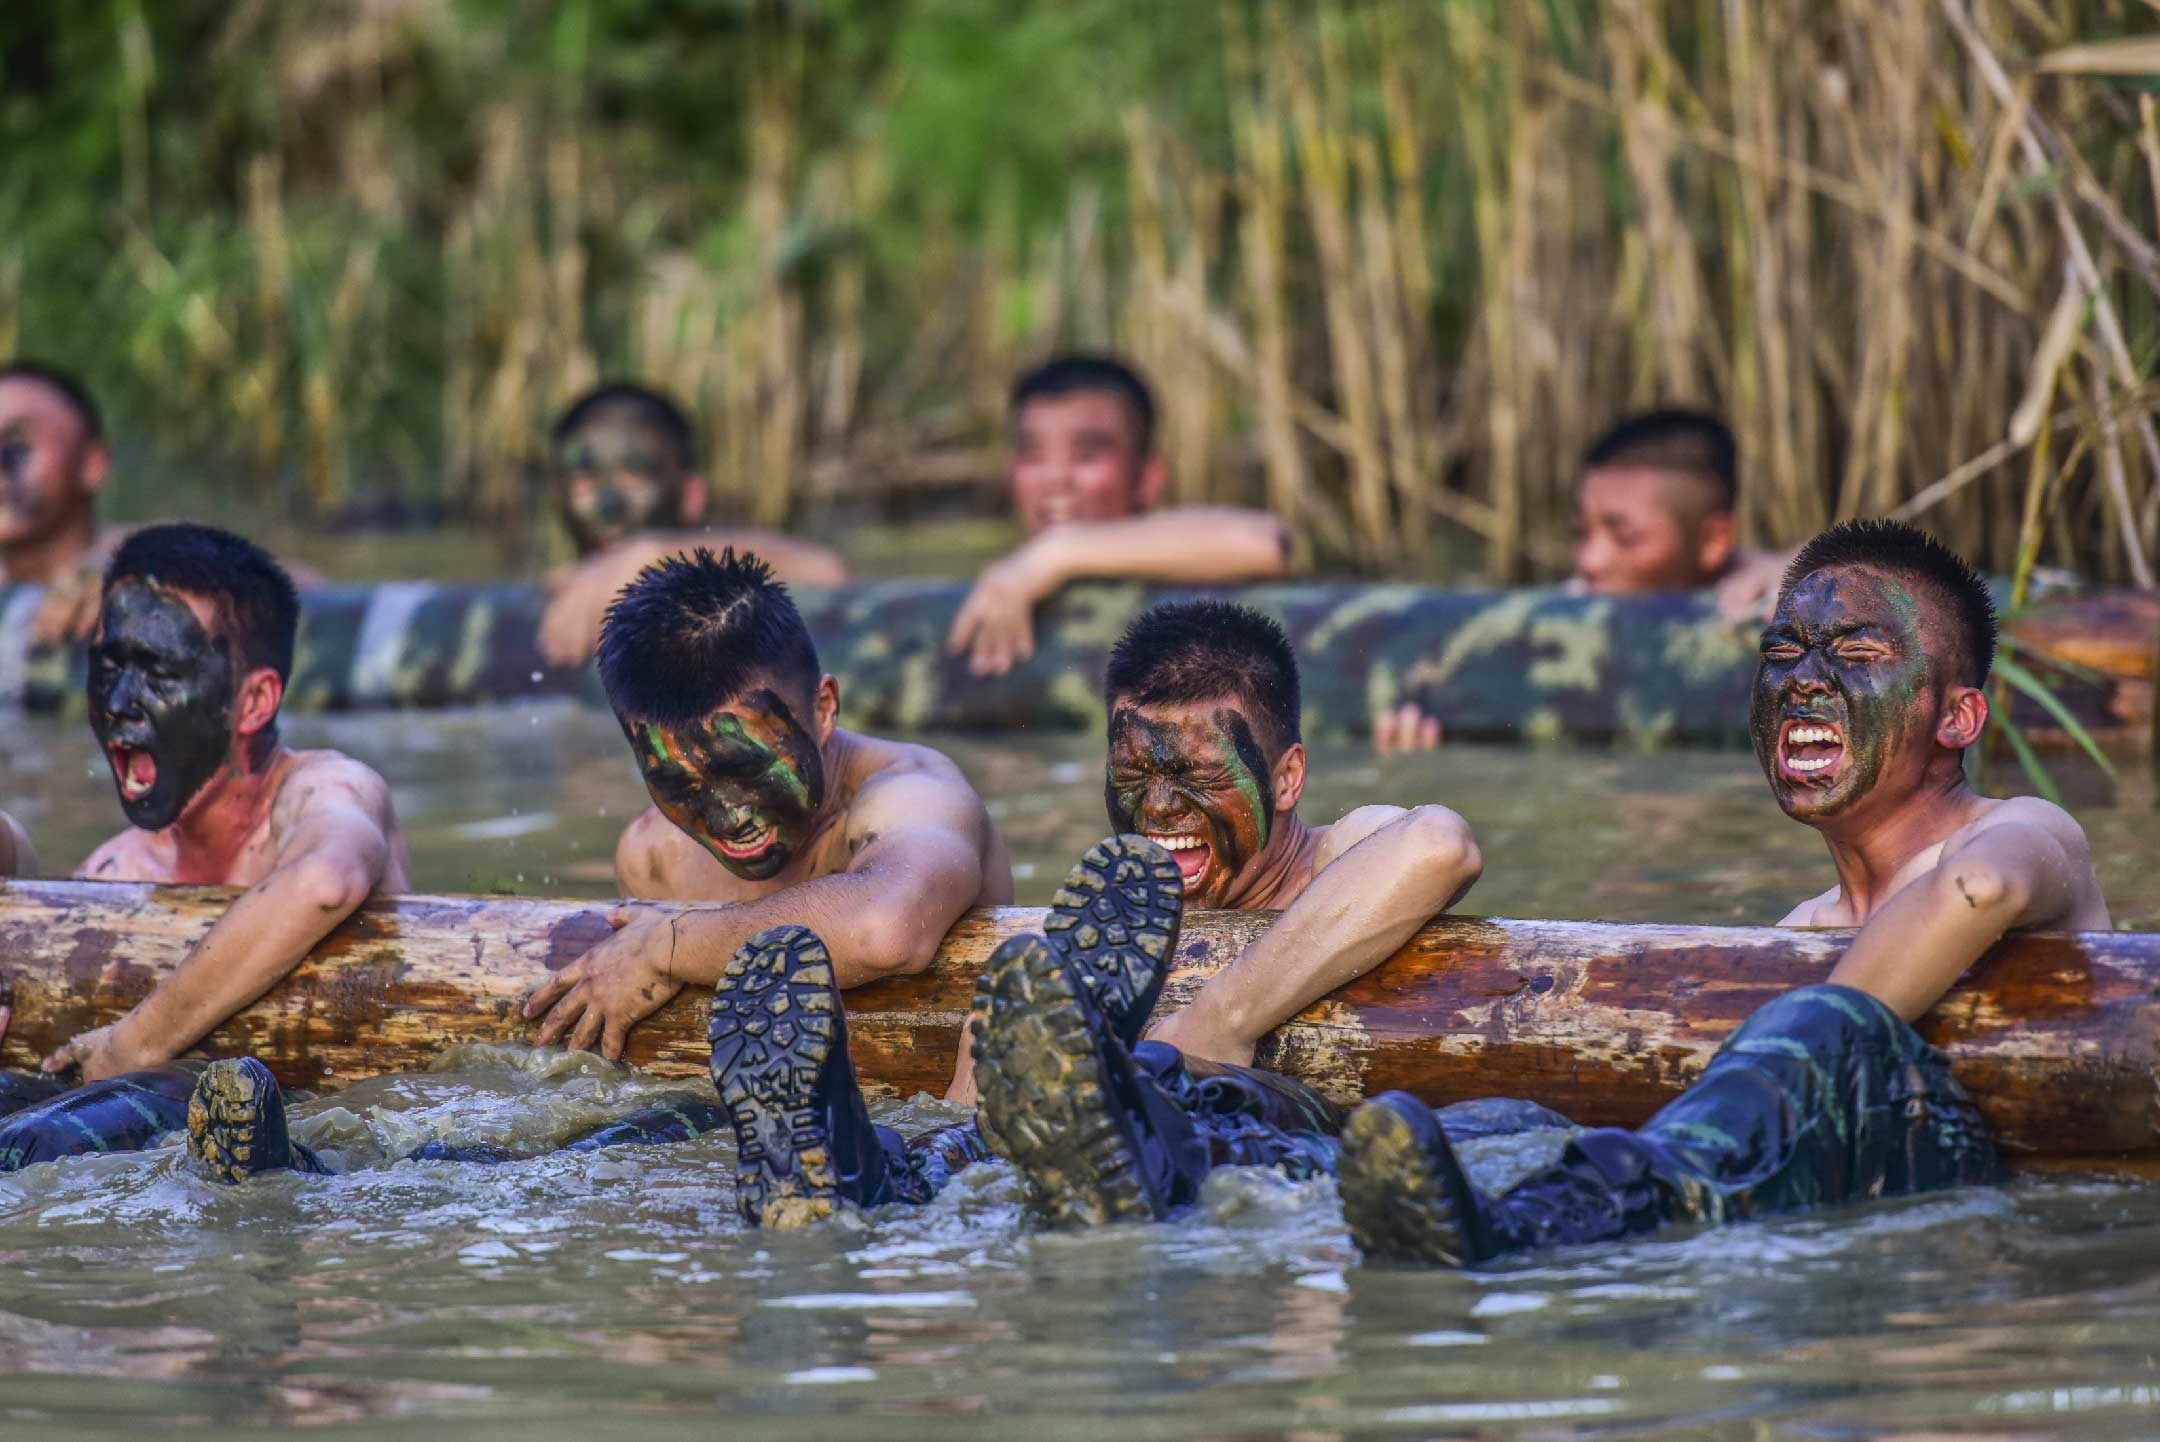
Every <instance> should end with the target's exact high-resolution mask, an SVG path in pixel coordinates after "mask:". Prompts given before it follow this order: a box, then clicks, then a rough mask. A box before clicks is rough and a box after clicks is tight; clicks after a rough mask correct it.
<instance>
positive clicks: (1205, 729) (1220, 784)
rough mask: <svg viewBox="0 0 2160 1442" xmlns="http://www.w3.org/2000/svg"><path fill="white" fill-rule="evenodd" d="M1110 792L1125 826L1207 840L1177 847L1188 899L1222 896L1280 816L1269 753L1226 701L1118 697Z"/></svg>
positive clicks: (1216, 902)
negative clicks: (1205, 711) (1201, 713)
mask: <svg viewBox="0 0 2160 1442" xmlns="http://www.w3.org/2000/svg"><path fill="white" fill-rule="evenodd" d="M1104 800H1105V801H1106V803H1107V804H1108V806H1109V810H1110V821H1111V824H1112V825H1113V826H1115V827H1116V829H1117V830H1119V831H1138V832H1142V833H1144V834H1146V835H1149V836H1153V837H1157V838H1160V837H1165V836H1172V837H1197V838H1199V839H1200V840H1201V841H1203V842H1204V843H1206V844H1205V846H1204V847H1198V848H1192V849H1187V850H1174V851H1172V853H1171V855H1172V857H1173V858H1174V859H1175V860H1176V861H1177V863H1178V870H1179V871H1181V872H1183V873H1184V876H1185V901H1186V905H1188V906H1221V905H1223V903H1224V898H1225V897H1226V896H1227V895H1228V893H1229V890H1230V887H1231V885H1232V883H1233V882H1234V881H1235V880H1236V879H1237V876H1238V874H1239V872H1241V871H1242V870H1244V868H1245V866H1246V864H1247V863H1249V862H1250V861H1251V860H1252V859H1253V858H1254V857H1255V856H1258V855H1259V854H1260V853H1261V852H1262V851H1263V850H1265V849H1266V847H1267V843H1268V837H1269V836H1270V835H1271V834H1272V833H1273V830H1274V826H1275V793H1274V788H1273V785H1272V783H1271V781H1270V779H1269V768H1268V764H1267V758H1266V757H1265V756H1264V755H1263V754H1262V753H1261V750H1260V745H1259V743H1258V741H1256V740H1255V739H1254V736H1253V728H1252V725H1251V723H1250V722H1249V721H1247V720H1246V718H1245V716H1244V715H1243V713H1241V712H1240V711H1238V710H1237V709H1235V708H1233V707H1227V706H1226V707H1221V708H1218V709H1217V710H1216V711H1215V712H1214V713H1213V714H1212V715H1210V716H1206V717H1196V716H1185V717H1175V718H1173V717H1156V716H1149V715H1147V714H1145V713H1144V712H1143V711H1141V710H1140V709H1139V708H1138V707H1135V706H1129V705H1121V706H1119V707H1118V708H1117V709H1116V711H1114V712H1113V713H1112V715H1111V717H1110V760H1109V765H1108V767H1107V769H1106V772H1105V784H1104Z"/></svg>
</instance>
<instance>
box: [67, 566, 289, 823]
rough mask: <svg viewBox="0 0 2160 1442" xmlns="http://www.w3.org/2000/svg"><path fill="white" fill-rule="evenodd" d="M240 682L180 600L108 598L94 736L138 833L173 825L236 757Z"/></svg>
mask: <svg viewBox="0 0 2160 1442" xmlns="http://www.w3.org/2000/svg"><path fill="white" fill-rule="evenodd" d="M235 679H236V678H235V675H234V666H233V658H232V655H231V652H230V650H229V648H228V647H227V646H226V644H225V643H224V641H222V640H220V639H219V638H217V637H214V636H212V635H211V634H210V633H209V632H208V631H206V630H205V629H204V628H203V625H202V623H201V622H200V621H199V620H197V619H196V616H195V613H194V611H193V610H191V609H190V608H189V606H188V604H187V602H186V600H185V599H183V598H182V597H181V596H180V595H179V594H177V593H176V592H172V591H168V590H165V589H164V588H162V587H160V586H157V585H155V584H152V583H150V582H146V581H142V580H137V579H134V578H130V579H128V580H124V581H122V582H120V583H119V584H118V585H116V586H114V587H113V588H112V590H111V591H110V592H108V593H107V594H106V597H105V607H104V611H103V614H102V616H101V618H100V622H99V627H98V636H97V640H96V641H95V642H94V643H93V645H92V646H91V649H90V685H89V698H90V727H91V730H92V731H94V732H95V733H96V735H97V739H98V745H99V746H100V747H102V748H103V749H104V751H105V755H106V759H107V760H108V761H110V762H111V763H112V768H113V782H114V785H115V787H116V788H117V789H118V791H119V793H120V806H121V809H122V810H124V811H125V812H126V813H127V818H128V820H129V821H130V822H131V823H133V824H134V825H136V826H139V827H141V828H143V829H144V830H146V831H162V830H164V829H165V828H166V827H168V826H170V825H172V824H173V823H174V822H175V821H177V820H178V819H179V818H180V813H181V812H182V811H184V810H186V809H187V804H188V802H190V801H191V800H193V799H194V797H195V794H196V793H197V792H199V791H201V790H202V788H203V787H204V786H205V785H206V784H207V783H208V782H209V781H210V779H211V778H212V777H214V776H216V775H217V773H218V770H219V768H221V767H223V766H224V765H225V763H226V761H227V760H228V759H229V758H230V757H231V755H232V744H233V743H232V708H233V697H234V687H235ZM265 734H266V735H267V736H268V738H269V744H271V745H275V731H274V730H268V731H266V733H265Z"/></svg>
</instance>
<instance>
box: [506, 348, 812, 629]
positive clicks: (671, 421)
mask: <svg viewBox="0 0 2160 1442" xmlns="http://www.w3.org/2000/svg"><path fill="white" fill-rule="evenodd" d="M548 442H549V455H548V483H549V487H550V490H551V492H552V494H553V496H554V499H555V504H556V506H557V508H558V509H559V510H560V512H561V514H562V519H563V524H564V525H565V526H566V527H567V528H568V529H569V532H570V538H571V540H572V542H574V543H575V544H576V546H577V550H578V559H577V560H576V561H574V562H572V563H571V564H570V565H567V566H564V567H562V568H561V569H559V570H557V571H556V572H555V573H554V574H553V575H551V576H549V577H548V590H549V591H550V592H551V593H552V597H551V599H550V600H549V602H548V608H547V611H546V613H545V614H544V615H543V616H542V617H541V620H540V650H541V654H542V655H544V656H545V657H546V658H547V660H548V662H549V663H550V664H551V665H556V666H578V665H583V664H584V662H585V661H586V660H587V658H589V657H590V656H591V655H592V653H593V647H594V646H595V645H597V644H598V642H599V639H600V622H601V618H602V617H603V616H605V615H606V614H607V608H608V607H609V606H610V605H611V604H613V603H614V600H615V597H616V595H617V594H618V593H619V592H620V591H621V590H622V588H623V587H625V586H627V585H629V584H630V582H631V581H633V580H635V579H636V578H637V575H638V573H639V572H641V571H643V570H644V569H645V568H646V567H647V566H649V565H651V564H652V563H653V562H655V561H657V560H659V559H660V558H661V557H663V556H668V555H673V554H676V553H678V552H683V551H688V550H689V549H690V548H691V547H693V546H700V545H702V546H707V547H711V548H714V549H718V548H722V547H726V546H733V547H734V548H735V549H737V550H739V551H755V552H757V554H758V555H759V556H760V557H761V558H762V559H763V560H764V561H765V563H766V564H767V565H769V566H770V567H772V571H773V574H774V576H776V577H777V578H778V579H780V580H782V581H792V582H795V583H797V584H799V585H805V586H837V585H839V584H841V583H842V582H843V581H845V580H847V567H846V565H845V564H844V563H843V562H842V561H841V559H840V557H839V556H838V554H836V553H835V552H833V551H832V550H830V549H828V548H827V547H824V546H820V545H817V544H815V543H813V542H809V541H799V540H796V539H794V538H792V537H789V536H783V535H780V534H778V533H777V532H773V531H760V530H748V529H740V528H729V529H726V530H719V531H715V530H701V529H698V528H699V527H700V526H701V525H702V524H703V523H704V521H705V518H706V515H707V512H708V509H709V506H710V501H711V497H710V496H709V495H708V493H707V490H706V485H705V478H704V477H703V476H702V475H700V474H699V472H698V460H697V440H696V437H695V436H694V435H693V433H692V431H691V428H690V421H689V418H688V417H687V416H685V415H684V414H683V412H682V410H681V408H680V407H678V406H677V405H676V404H675V403H674V402H673V401H671V400H669V399H668V398H667V397H666V396H663V395H661V394H660V393H659V392H657V391H653V390H648V389H647V388H645V387H643V386H637V385H628V384H623V383H616V384H612V385H604V386H601V387H599V388H598V389H596V390H593V391H589V392H587V393H586V394H585V395H583V396H581V397H579V398H578V399H577V400H576V401H575V402H573V403H572V404H571V406H570V408H569V409H568V410H566V411H564V412H563V414H562V418H561V419H560V420H558V421H556V422H555V426H554V429H553V430H552V431H550V432H549V436H548Z"/></svg>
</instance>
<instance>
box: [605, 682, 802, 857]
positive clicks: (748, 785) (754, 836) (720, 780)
mask: <svg viewBox="0 0 2160 1442" xmlns="http://www.w3.org/2000/svg"><path fill="white" fill-rule="evenodd" d="M621 719H622V726H623V733H624V734H625V735H626V736H628V737H629V739H630V745H631V748H632V750H633V751H635V752H636V754H637V760H638V770H639V771H640V772H642V773H643V774H644V777H645V790H646V792H647V793H648V794H649V795H651V797H652V799H653V805H655V806H657V807H658V808H659V809H660V814H661V815H663V816H665V817H667V819H668V820H669V821H671V822H673V823H674V824H675V825H676V826H677V827H678V828H680V829H681V830H682V831H683V832H684V833H685V834H686V835H688V836H689V837H690V838H691V839H692V840H694V841H696V842H697V843H698V844H699V845H700V846H702V847H704V848H705V849H706V850H707V851H708V852H710V853H711V854H712V856H713V859H714V860H716V861H718V862H719V863H720V864H721V865H722V866H725V867H726V868H727V869H728V870H729V871H731V872H733V873H734V874H735V875H737V876H740V877H742V878H743V879H744V880H746V881H763V880H766V879H768V878H770V877H773V876H777V875H778V874H779V873H780V872H782V871H783V870H785V869H786V868H787V865H788V863H789V862H791V861H793V860H794V859H795V857H796V856H797V855H799V854H800V853H801V851H802V848H803V847H804V845H805V844H806V843H807V842H808V841H809V840H810V837H811V835H812V833H813V831H814V830H815V825H816V821H817V812H818V807H819V806H820V805H822V804H823V802H824V800H825V767H824V762H823V760H822V759H821V758H820V756H819V754H818V747H817V742H816V740H815V739H814V738H813V737H812V736H811V734H810V732H809V731H807V730H806V729H804V727H803V725H802V723H801V722H800V721H798V720H797V719H796V711H795V709H794V708H793V707H791V706H790V705H789V704H788V703H787V702H786V700H784V699H783V698H782V697H780V696H779V695H778V694H777V693H775V692H772V691H769V690H758V691H752V692H750V693H749V694H748V695H745V696H741V697H738V698H736V699H735V700H733V701H731V702H729V703H728V704H727V705H725V706H723V707H721V708H720V709H719V710H717V711H714V712H712V713H711V714H710V715H708V716H706V717H704V718H703V719H701V720H698V721H693V722H689V723H686V724H682V725H672V726H663V725H660V724H657V723H655V722H650V721H632V720H630V719H628V718H621Z"/></svg>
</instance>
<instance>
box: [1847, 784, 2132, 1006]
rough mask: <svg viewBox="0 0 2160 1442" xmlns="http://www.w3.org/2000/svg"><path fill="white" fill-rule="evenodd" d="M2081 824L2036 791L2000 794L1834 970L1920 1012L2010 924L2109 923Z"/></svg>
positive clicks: (2091, 926) (2084, 927) (2097, 927)
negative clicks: (2009, 795)
mask: <svg viewBox="0 0 2160 1442" xmlns="http://www.w3.org/2000/svg"><path fill="white" fill-rule="evenodd" d="M2110 924H2111V923H2110V922H2109V920H2108V913H2107V904H2106V902H2105V901H2104V900H2102V898H2101V895H2100V886H2099V882H2098V880H2097V879H2096V878H2095V877H2094V875H2093V866H2092V856H2091V853H2090V851H2089V850H2088V848H2087V845H2086V841H2085V833H2084V831H2083V830H2082V829H2081V828H2080V827H2079V826H2078V824H2077V822H2076V821H2074V820H2072V819H2071V818H2070V815H2069V814H2068V813H2067V812H2065V811H2064V810H2062V808H2060V807H2058V806H2055V805H2052V804H2050V803H2049V802H2046V801H2042V800H2040V799H2039V798H2038V797H2032V796H2021V797H2015V798H2013V799H2011V800H2008V801H2003V802H1999V803H1997V804H1996V805H1995V806H1994V807H1992V808H1991V809H1989V810H1988V811H1987V813H1986V814H1984V815H1983V816H1981V817H1980V818H1979V819H1978V820H1976V821H1974V822H1972V823H1970V824H1969V825H1967V826H1965V827H1964V828H1962V829H1961V830H1959V831H1957V832H1955V833H1954V834H1952V835H1951V836H1950V837H1949V838H1948V839H1947V840H1946V841H1944V842H1943V846H1942V855H1941V857H1940V858H1939V859H1938V860H1937V861H1936V863H1935V865H1934V866H1933V867H1931V868H1930V869H1929V870H1927V871H1926V872H1923V873H1922V874H1921V875H1919V876H1917V877H1915V878H1914V879H1913V880H1912V881H1910V882H1907V883H1906V884H1905V885H1904V886H1902V887H1900V888H1899V889H1898V891H1897V893H1896V894H1895V895H1893V896H1892V897H1891V898H1890V899H1889V900H1888V901H1886V902H1884V903H1883V904H1882V906H1881V907H1879V908H1878V909H1877V910H1876V912H1875V914H1874V915H1873V916H1871V917H1869V918H1868V920H1867V923H1866V924H1865V925H1864V926H1862V927H1861V928H1860V934H1859V935H1858V936H1855V937H1854V938H1853V943H1852V945H1851V946H1850V947H1848V948H1846V951H1845V955H1844V956H1843V957H1842V958H1840V960H1839V961H1838V964H1837V967H1836V968H1835V969H1834V970H1833V971H1832V972H1831V973H1830V980H1831V981H1832V982H1834V983H1836V984H1838V985H1842V986H1850V987H1855V988H1857V989H1859V990H1861V991H1865V992H1867V993H1869V994H1870V995H1872V996H1874V997H1876V998H1877V999H1878V1000H1880V1001H1882V1002H1883V1003H1884V1004H1885V1005H1887V1006H1889V1007H1890V1008H1891V1009H1892V1010H1894V1011H1896V1012H1897V1014H1898V1015H1899V1016H1902V1017H1903V1018H1905V1020H1907V1021H1916V1020H1918V1019H1919V1018H1920V1017H1921V1016H1922V1015H1923V1014H1925V1013H1926V1012H1927V1010H1928V1009H1929V1008H1930V1007H1932V1006H1934V1005H1935V1003H1936V1002H1938V1001H1940V1000H1941V999H1942V997H1943V993H1945V992H1947V991H1948V990H1950V988H1951V987H1952V986H1953V985H1955V984H1956V982H1957V979H1958V978H1959V977H1961V976H1963V975H1964V974H1965V971H1966V969H1967V968H1968V967H1970V966H1971V965H1972V964H1973V963H1974V962H1976V961H1978V960H1979V959H1980V958H1981V956H1982V955H1984V954H1985V953H1986V952H1987V949H1988V948H1989V947H1991V946H1993V945H1994V944H1995V943H1996V942H1997V941H1999V940H2001V939H2002V935H2003V933H2004V932H2006V931H2015V930H2019V929H2021V928H2028V927H2044V928H2049V929H2057V928H2061V929H2071V928H2074V929H2076V930H2079V931H2105V930H2107V929H2108V928H2109V926H2110Z"/></svg>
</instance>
